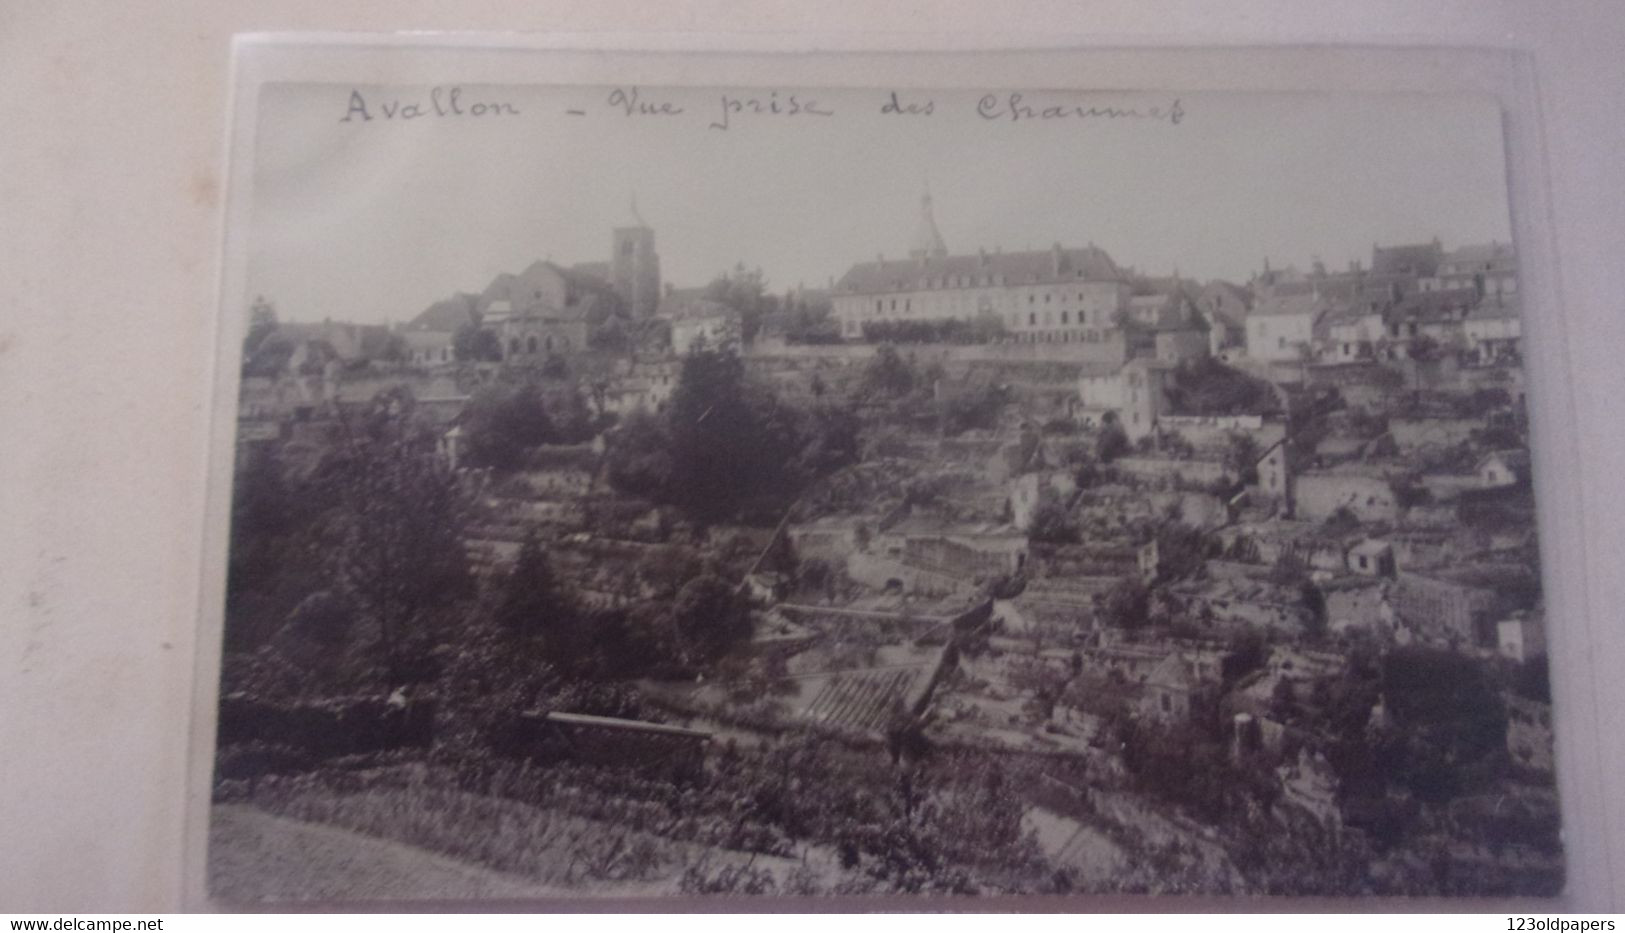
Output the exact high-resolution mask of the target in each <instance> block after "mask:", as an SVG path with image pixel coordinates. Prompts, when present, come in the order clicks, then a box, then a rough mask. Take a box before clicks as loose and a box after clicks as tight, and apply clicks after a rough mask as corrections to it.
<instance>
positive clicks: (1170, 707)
mask: <svg viewBox="0 0 1625 933" xmlns="http://www.w3.org/2000/svg"><path fill="white" fill-rule="evenodd" d="M1160 699H1161V700H1162V711H1163V712H1165V713H1171V712H1173V711H1174V704H1173V702H1172V701H1171V700H1170V699H1169V698H1168V694H1166V693H1164V694H1162V695H1161V697H1160Z"/></svg>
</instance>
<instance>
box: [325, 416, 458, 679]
mask: <svg viewBox="0 0 1625 933" xmlns="http://www.w3.org/2000/svg"><path fill="white" fill-rule="evenodd" d="M329 481H330V482H331V483H332V484H333V486H334V489H335V494H336V496H335V497H336V500H337V505H336V508H335V515H334V520H335V521H334V525H335V528H334V531H335V535H334V536H335V538H336V546H335V547H333V549H332V551H331V554H332V558H331V559H332V573H333V577H334V578H335V579H337V580H339V581H340V582H342V583H343V584H344V586H345V588H346V589H347V590H348V591H349V592H350V594H351V595H352V596H353V598H354V599H355V602H356V604H357V605H358V606H359V607H360V609H361V610H362V611H363V612H364V613H365V614H366V616H367V617H368V618H369V619H370V620H371V621H372V622H373V623H374V625H375V626H376V631H377V639H378V644H379V647H380V651H381V654H382V662H383V664H384V665H385V667H386V669H387V671H388V675H389V677H390V680H391V681H392V682H394V683H405V682H409V681H412V680H416V679H420V676H421V668H420V662H422V661H423V660H424V658H425V657H426V656H427V654H428V651H429V649H430V648H431V647H432V635H433V633H432V632H431V631H430V630H429V625H430V623H431V621H432V619H433V618H434V615H435V613H436V612H437V611H439V610H443V609H446V608H448V607H450V606H452V605H454V604H455V603H457V602H458V601H459V600H461V599H463V598H464V597H466V596H468V595H469V594H470V593H471V592H472V578H471V577H470V575H469V569H468V558H467V555H466V553H465V552H464V550H463V535H462V531H463V525H464V522H465V518H466V514H467V511H466V503H465V502H464V499H463V496H462V494H461V491H460V490H459V488H458V486H457V482H456V479H455V477H454V476H452V474H451V473H450V472H449V471H447V470H446V469H445V468H444V467H443V465H442V464H441V463H440V461H439V459H438V458H436V457H435V456H434V452H433V449H432V446H431V445H429V444H427V443H424V441H423V439H421V438H418V437H414V436H412V435H410V434H409V433H408V432H407V431H406V429H405V426H404V419H401V420H399V421H397V422H395V423H393V424H389V425H386V426H384V427H383V428H382V429H381V430H379V431H377V432H368V433H361V432H356V431H352V433H351V436H350V438H349V439H348V441H347V443H346V444H345V445H344V448H343V450H342V451H341V453H340V454H339V456H338V457H337V459H336V460H335V463H334V466H333V469H332V471H331V472H330V474H329Z"/></svg>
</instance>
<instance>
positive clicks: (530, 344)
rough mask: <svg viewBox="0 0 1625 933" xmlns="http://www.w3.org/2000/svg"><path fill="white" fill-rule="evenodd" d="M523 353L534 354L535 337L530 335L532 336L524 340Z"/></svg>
mask: <svg viewBox="0 0 1625 933" xmlns="http://www.w3.org/2000/svg"><path fill="white" fill-rule="evenodd" d="M549 349H552V348H551V347H550V348H549ZM525 352H526V353H535V352H536V337H535V335H532V336H530V337H528V338H526V340H525Z"/></svg>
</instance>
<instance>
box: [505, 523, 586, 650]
mask: <svg viewBox="0 0 1625 933" xmlns="http://www.w3.org/2000/svg"><path fill="white" fill-rule="evenodd" d="M494 615H495V617H496V621H497V622H498V623H500V624H501V625H502V626H503V627H504V628H506V629H507V630H509V631H511V632H513V633H515V634H516V635H518V636H520V637H524V638H534V639H540V640H541V642H542V643H543V647H544V653H545V655H546V656H547V657H548V660H550V661H554V662H555V663H559V664H566V663H568V662H570V661H572V660H574V657H575V651H574V650H573V649H575V648H576V647H577V645H576V644H575V641H576V639H575V635H576V633H575V632H574V631H573V624H572V623H573V622H574V616H575V606H574V605H572V602H571V600H570V598H569V597H568V595H567V594H566V593H565V592H564V590H563V588H562V587H561V586H560V584H559V581H558V579H557V578H556V577H555V576H554V574H553V568H552V566H551V565H549V564H548V561H547V555H546V554H545V553H543V552H542V546H541V543H540V542H539V541H537V539H536V535H535V534H534V533H529V534H526V535H525V540H524V541H523V542H522V543H521V544H520V545H519V554H518V556H517V557H516V558H515V559H514V564H513V567H512V568H511V569H510V570H509V571H508V575H507V577H506V578H505V579H504V580H503V581H502V589H501V596H500V597H499V601H498V603H497V607H496V611H495V613H494Z"/></svg>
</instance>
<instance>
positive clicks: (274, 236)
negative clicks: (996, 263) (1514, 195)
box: [248, 86, 1511, 324]
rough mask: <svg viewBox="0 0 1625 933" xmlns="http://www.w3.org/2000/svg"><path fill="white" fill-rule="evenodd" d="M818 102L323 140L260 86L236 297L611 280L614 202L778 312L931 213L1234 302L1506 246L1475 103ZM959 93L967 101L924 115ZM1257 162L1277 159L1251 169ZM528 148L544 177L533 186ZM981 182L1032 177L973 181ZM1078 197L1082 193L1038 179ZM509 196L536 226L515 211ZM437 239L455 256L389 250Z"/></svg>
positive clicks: (400, 311)
mask: <svg viewBox="0 0 1625 933" xmlns="http://www.w3.org/2000/svg"><path fill="white" fill-rule="evenodd" d="M514 93H515V94H518V95H520V98H519V99H520V100H521V102H522V104H523V108H524V110H525V111H526V112H528V113H539V112H543V111H546V110H548V109H550V108H551V109H553V110H558V111H560V112H562V110H563V108H564V107H566V106H570V105H573V104H576V103H580V102H582V101H586V102H588V105H590V104H592V103H598V104H601V103H602V100H601V99H602V98H603V97H604V96H605V94H606V93H607V92H605V91H604V90H603V89H579V88H577V89H561V88H553V89H540V88H523V89H518V90H516V91H515V92H514ZM671 93H672V94H674V95H676V96H675V99H677V100H685V99H686V98H685V97H684V95H703V94H705V93H706V92H704V91H679V92H671ZM828 93H830V94H832V95H834V97H833V99H834V100H835V101H836V103H838V104H841V105H842V106H843V107H846V108H847V112H848V113H850V114H851V116H849V117H846V118H845V120H844V122H843V123H842V124H841V125H840V127H839V128H838V129H836V130H831V129H829V128H828V126H829V124H828V123H821V124H816V125H809V124H801V125H795V126H786V127H785V128H783V129H775V130H774V131H773V132H763V131H760V129H759V128H752V127H748V126H745V127H736V128H735V132H734V133H732V134H731V135H727V138H726V139H719V138H718V137H719V136H723V135H725V134H714V135H707V134H706V133H705V132H704V131H703V130H695V129H694V128H693V127H692V126H674V125H669V124H665V125H662V124H657V123H656V124H651V123H648V122H643V123H639V122H635V121H631V122H629V121H627V120H626V119H624V118H620V117H617V116H615V115H613V114H610V115H605V114H603V113H599V112H596V111H594V112H593V113H591V114H590V115H589V116H588V118H587V119H588V123H589V125H591V126H592V127H593V132H591V133H585V134H572V135H566V136H563V137H559V138H552V137H549V136H548V133H547V129H548V124H547V123H546V121H542V120H536V121H532V122H527V123H523V124H521V123H518V122H509V123H487V124H478V125H476V124H458V125H456V127H455V132H451V131H450V128H451V125H449V124H432V125H428V126H422V127H420V126H411V127H387V128H380V127H368V128H366V129H365V130H358V129H355V128H353V127H340V128H339V129H340V132H339V134H338V136H337V137H335V135H334V132H333V131H334V120H335V119H336V115H337V114H341V113H343V107H342V106H341V104H340V103H339V99H340V98H341V97H342V92H341V90H339V89H336V88H334V87H329V86H286V87H278V88H273V89H271V90H269V91H267V92H266V95H265V98H264V99H263V100H262V102H261V111H262V112H261V125H262V127H265V128H266V130H267V131H266V132H265V133H264V136H263V138H264V139H265V140H266V142H265V143H264V144H263V145H262V147H261V154H260V160H259V164H258V165H257V168H256V178H255V191H256V193H255V201H256V203H255V208H256V210H255V216H254V220H253V223H252V228H253V232H252V234H251V246H250V254H251V259H250V266H249V289H248V291H249V294H250V295H264V296H265V297H266V298H268V299H270V300H271V301H273V302H274V303H275V304H276V306H277V308H278V312H279V313H280V314H281V315H282V316H283V317H284V318H285V319H288V320H323V319H338V320H348V321H353V322H355V323H363V324H382V323H391V322H393V323H403V322H405V321H408V320H410V319H411V318H412V317H414V316H415V315H416V314H418V313H419V312H421V311H422V310H423V309H424V308H426V307H427V306H429V305H430V304H432V303H433V302H435V301H439V300H441V299H444V298H447V297H451V296H452V295H454V294H456V293H459V292H477V291H479V290H481V289H482V288H484V287H485V285H486V284H487V283H489V282H490V281H491V279H492V278H493V277H495V276H496V275H497V274H499V273H502V272H518V271H520V270H522V269H524V268H525V267H527V266H529V265H530V264H531V263H533V262H536V261H551V262H555V263H557V264H559V265H560V266H564V267H569V266H571V265H575V264H579V263H590V262H601V261H603V260H605V259H607V258H608V253H609V244H610V234H611V230H612V229H614V228H615V227H622V226H628V225H631V224H632V223H633V222H634V221H633V209H632V201H633V199H634V198H635V199H636V204H637V212H638V214H639V215H641V216H642V217H643V218H644V220H645V221H646V222H647V223H648V225H649V227H651V228H652V229H654V230H655V232H656V236H657V238H658V240H657V242H658V249H659V251H660V254H661V261H662V270H663V279H664V281H665V282H667V283H671V284H673V285H676V286H678V287H690V286H701V285H704V284H706V283H707V282H709V281H710V280H712V279H713V278H714V277H716V276H717V275H719V274H722V273H724V272H727V271H729V270H730V269H733V268H734V267H736V265H738V264H743V265H744V266H745V267H746V268H750V269H760V270H761V271H762V272H763V274H764V275H765V277H766V280H767V282H768V283H769V287H770V288H771V289H772V290H774V291H778V292H782V291H785V290H788V289H792V288H795V287H797V286H798V285H800V286H805V287H807V288H823V287H826V286H827V285H828V284H829V283H830V282H831V281H832V280H833V281H839V279H840V278H841V276H842V275H843V274H844V273H845V272H846V271H847V269H849V268H850V267H851V266H852V265H853V264H855V263H858V262H865V261H870V260H873V259H875V258H876V257H877V256H879V255H884V256H886V257H888V258H901V257H904V256H906V255H907V250H908V239H909V232H910V230H911V229H912V227H913V225H914V223H915V220H916V218H917V215H918V203H919V198H920V195H921V194H922V193H923V192H925V191H927V190H930V191H931V192H932V193H933V195H934V200H935V208H936V220H937V223H938V225H939V227H940V229H941V231H942V233H943V236H944V238H945V239H946V241H947V244H948V247H949V251H950V252H951V253H953V254H956V255H964V254H974V253H975V252H976V251H977V250H978V249H986V250H988V251H990V252H993V251H999V250H1002V251H1005V252H1020V251H1025V250H1029V249H1033V250H1036V249H1048V248H1049V247H1050V246H1051V245H1052V244H1053V243H1056V242H1059V243H1060V244H1061V245H1062V246H1064V247H1069V248H1072V247H1082V246H1084V245H1086V244H1090V243H1093V244H1094V245H1096V246H1098V247H1100V248H1101V249H1103V250H1105V251H1106V252H1107V253H1108V254H1109V255H1110V256H1111V257H1112V259H1113V260H1114V261H1116V262H1117V263H1118V264H1119V265H1121V266H1124V267H1132V268H1134V269H1135V270H1136V271H1137V272H1138V273H1140V274H1143V275H1153V276H1165V275H1169V274H1171V273H1173V272H1175V271H1176V270H1177V272H1178V273H1179V274H1181V275H1183V276H1186V277H1189V278H1194V279H1197V280H1201V281H1208V280H1212V279H1223V280H1226V281H1231V282H1236V283H1238V284H1240V283H1245V282H1246V281H1247V280H1248V278H1249V277H1250V276H1251V275H1252V274H1254V273H1256V272H1258V271H1260V270H1261V269H1262V267H1263V264H1264V262H1265V261H1266V260H1268V261H1269V263H1270V264H1271V266H1272V267H1274V268H1277V269H1280V268H1285V267H1289V266H1296V267H1297V268H1299V269H1303V270H1305V271H1307V270H1308V269H1309V268H1310V266H1311V265H1312V263H1314V262H1315V261H1317V260H1318V261H1320V262H1322V263H1323V264H1324V265H1325V266H1326V267H1327V268H1328V269H1330V270H1333V271H1337V270H1342V269H1346V268H1347V267H1348V265H1349V263H1351V262H1356V261H1357V262H1360V263H1362V264H1364V263H1367V262H1369V259H1370V251H1371V248H1372V246H1373V245H1374V244H1381V245H1384V246H1388V245H1396V244H1403V243H1425V242H1429V241H1431V240H1433V239H1435V238H1437V239H1438V240H1440V241H1441V242H1443V243H1444V244H1445V245H1446V246H1447V247H1456V246H1461V245H1464V244H1469V243H1481V242H1482V243H1487V242H1492V241H1493V242H1510V240H1511V231H1510V226H1509V223H1508V212H1507V209H1506V193H1505V170H1504V163H1503V160H1502V154H1501V150H1500V146H1499V132H1500V125H1499V115H1498V114H1497V113H1496V112H1495V110H1494V107H1493V104H1492V103H1491V102H1489V101H1487V100H1478V99H1473V98H1460V97H1442V96H1441V97H1434V96H1425V97H1423V96H1413V97H1408V98H1406V99H1405V100H1404V101H1403V102H1396V101H1393V100H1390V99H1387V98H1381V99H1377V98H1376V97H1375V96H1371V97H1356V98H1349V97H1325V98H1321V97H1320V96H1318V95H1292V96H1284V95H1282V96H1267V97H1266V98H1265V99H1264V100H1259V99H1257V98H1255V97H1251V96H1244V95H1210V94H1201V95H1187V96H1185V97H1184V98H1183V100H1184V103H1183V105H1182V106H1183V109H1184V110H1185V114H1184V116H1183V119H1182V120H1181V121H1180V122H1179V125H1178V126H1171V125H1165V124H1164V125H1155V126H1145V125H1139V124H1135V125H1124V126H1120V125H1116V124H1102V125H1099V126H1091V127H1089V128H1088V129H1087V130H1086V131H1085V130H1079V129H1077V128H1076V127H1071V126H1066V127H1052V126H1035V127H1031V128H1027V129H1019V128H1016V127H1011V126H1007V125H1003V124H998V125H994V126H984V127H980V128H975V127H977V126H978V124H977V123H976V122H975V121H976V120H977V119H978V118H976V117H975V116H974V115H970V113H971V112H970V111H969V110H967V109H965V108H959V109H958V110H954V109H953V108H951V107H947V106H944V107H943V108H942V109H941V110H939V112H938V115H937V116H935V117H933V118H932V119H933V120H937V121H940V122H934V123H931V124H930V125H928V126H927V125H923V124H921V123H897V122H891V123H886V122H882V118H881V117H880V116H878V115H877V114H875V113H870V112H866V111H865V109H864V105H865V104H866V103H869V102H871V101H870V98H872V97H873V96H874V94H875V92H872V91H841V92H828ZM955 95H959V96H968V95H970V92H948V93H946V94H945V93H944V92H937V94H936V99H937V100H938V101H939V103H944V104H947V103H952V102H953V101H954V99H955ZM1066 96H1068V97H1072V98H1084V99H1093V98H1092V97H1091V96H1090V95H1066ZM1093 97H1099V98H1101V99H1111V100H1121V99H1125V98H1133V97H1135V95H1094V96H1093ZM335 107H336V108H337V109H334V108H335ZM951 113H957V114H959V115H958V116H946V118H945V115H948V114H951ZM890 119H891V120H893V121H895V120H896V119H897V118H896V117H892V118H890ZM967 121H970V122H967ZM1424 127H1425V128H1426V132H1423V131H1421V130H1422V128H1424ZM578 136H579V137H585V138H578ZM1388 137H1391V138H1403V139H1405V140H1406V142H1407V146H1406V152H1405V153H1402V154H1399V155H1394V154H1393V153H1391V152H1389V151H1388V147H1386V146H1384V145H1382V144H1380V142H1379V141H1380V140H1381V139H1383V138H1388ZM1262 142H1269V143H1270V145H1271V146H1272V147H1273V148H1274V149H1278V150H1279V151H1280V152H1281V153H1282V154H1283V155H1282V157H1281V158H1278V159H1277V158H1272V157H1270V156H1269V151H1270V150H1266V151H1265V152H1263V153H1260V152H1258V151H1254V150H1255V148H1256V147H1257V146H1258V145H1260V144H1261V143H1262ZM468 145H475V146H478V147H480V148H482V149H485V150H488V151H489V152H490V153H491V158H490V160H489V162H490V166H491V168H490V170H489V171H482V172H480V173H478V174H477V175H476V176H471V175H470V173H467V172H462V171H457V170H453V169H450V168H448V166H450V165H451V164H453V162H454V161H455V160H457V159H466V150H465V148H464V147H466V146H468ZM1079 145H1082V146H1086V147H1087V148H1086V149H1085V150H1084V153H1085V156H1086V161H1082V162H1081V167H1080V160H1079V159H1078V158H1077V154H1076V147H1077V146H1079ZM544 146H545V147H547V149H548V162H547V165H548V166H549V168H548V170H545V171H543V170H537V169H535V168H533V166H536V165H539V164H541V160H539V159H537V158H536V157H535V155H534V148H541V147H544ZM674 150H675V153H674ZM606 153H609V155H608V156H607V157H606ZM674 155H675V157H674ZM1287 155H1290V158H1288V157H1287ZM995 163H1003V164H1022V165H1027V166H1029V167H1030V168H1031V170H1030V171H1026V172H1005V173H997V174H994V175H989V173H986V172H985V171H982V170H981V169H980V167H981V166H986V165H988V164H995ZM1102 166H1105V168H1102ZM1080 174H1081V175H1082V177H1084V178H1085V179H1101V180H1094V181H1092V182H1090V181H1086V183H1084V184H1080V185H1076V186H1073V185H1065V184H1062V185H1057V184H1056V183H1055V181H1054V180H1055V179H1056V178H1058V177H1059V178H1070V177H1077V176H1079V175H1080ZM1215 179H1220V180H1221V181H1222V182H1223V183H1220V184H1215V183H1214V180H1215ZM403 190H404V192H405V194H404V196H403ZM516 198H517V199H520V200H527V201H532V202H534V203H536V204H537V205H538V208H537V209H536V210H534V211H530V210H514V209H512V201H513V200H515V199H516ZM1306 204H1307V205H1308V206H1310V207H1313V210H1307V209H1300V208H1302V207H1303V206H1304V205H1306ZM324 212H325V213H324ZM312 217H319V218H323V219H322V222H321V223H318V224H312V223H311V222H310V220H311V218H312ZM700 217H703V218H705V219H704V223H705V230H704V232H703V234H701V233H700V232H699V231H698V228H697V227H695V224H696V223H699V222H700V221H699V220H697V218H700ZM1306 218H1309V220H1306ZM432 230H441V231H445V232H447V233H454V236H446V237H433V236H414V235H409V233H408V232H409V231H432Z"/></svg>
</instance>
